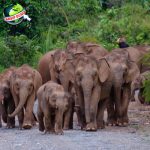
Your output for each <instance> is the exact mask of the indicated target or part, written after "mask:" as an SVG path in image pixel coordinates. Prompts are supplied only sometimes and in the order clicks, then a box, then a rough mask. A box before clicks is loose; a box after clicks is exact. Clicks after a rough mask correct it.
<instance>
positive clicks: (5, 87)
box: [0, 67, 16, 128]
mask: <svg viewBox="0 0 150 150" xmlns="http://www.w3.org/2000/svg"><path fill="white" fill-rule="evenodd" d="M15 69H16V68H15V67H11V68H8V69H6V70H5V71H4V72H3V73H2V74H1V75H0V116H2V119H3V121H4V122H5V123H7V128H14V127H15V117H13V118H9V117H8V114H10V113H12V112H13V111H14V110H15V104H14V100H13V97H12V94H11V91H10V76H11V75H12V73H13V72H14V71H15ZM0 126H1V125H0Z"/></svg>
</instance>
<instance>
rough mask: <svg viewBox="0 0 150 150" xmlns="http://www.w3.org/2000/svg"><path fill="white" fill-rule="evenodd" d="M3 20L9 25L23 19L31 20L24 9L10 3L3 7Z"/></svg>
mask: <svg viewBox="0 0 150 150" xmlns="http://www.w3.org/2000/svg"><path fill="white" fill-rule="evenodd" d="M3 15H4V21H6V22H7V23H9V24H11V25H17V24H19V23H21V22H22V21H23V20H24V19H26V20H28V21H31V18H29V16H28V15H26V10H25V9H24V8H23V7H22V6H21V5H20V4H16V5H10V6H8V7H6V8H5V9H4V13H3Z"/></svg>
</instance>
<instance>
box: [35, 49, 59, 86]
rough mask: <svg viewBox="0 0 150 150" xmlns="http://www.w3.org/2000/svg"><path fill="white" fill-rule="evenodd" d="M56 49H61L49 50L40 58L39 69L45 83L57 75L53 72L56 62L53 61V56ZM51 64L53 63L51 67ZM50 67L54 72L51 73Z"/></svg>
mask: <svg viewBox="0 0 150 150" xmlns="http://www.w3.org/2000/svg"><path fill="white" fill-rule="evenodd" d="M56 51H59V49H56V50H53V51H49V52H47V53H46V54H44V55H43V56H42V57H41V58H40V60H39V63H38V71H39V73H40V74H41V76H42V82H43V84H44V83H46V82H47V81H49V80H51V79H55V75H54V73H53V66H54V62H53V57H52V56H53V55H54V53H55V52H56ZM49 64H52V65H51V67H52V68H49ZM50 69H51V71H52V73H50ZM50 74H51V75H50ZM52 75H54V76H52Z"/></svg>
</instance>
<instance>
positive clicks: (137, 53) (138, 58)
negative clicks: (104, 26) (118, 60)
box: [112, 45, 150, 73]
mask: <svg viewBox="0 0 150 150" xmlns="http://www.w3.org/2000/svg"><path fill="white" fill-rule="evenodd" d="M114 50H116V49H113V50H112V51H114ZM120 50H121V49H120ZM123 50H124V51H127V52H128V54H129V59H130V60H131V61H134V62H135V63H136V64H137V65H138V67H139V69H140V72H141V73H142V72H145V71H146V70H149V66H148V65H145V64H144V63H143V61H142V60H143V57H144V56H145V55H146V54H148V53H149V52H150V46H149V45H136V46H132V47H127V48H123Z"/></svg>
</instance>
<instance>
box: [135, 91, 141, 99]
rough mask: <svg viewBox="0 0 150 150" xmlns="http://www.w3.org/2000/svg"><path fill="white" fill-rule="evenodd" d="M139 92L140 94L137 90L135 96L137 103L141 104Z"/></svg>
mask: <svg viewBox="0 0 150 150" xmlns="http://www.w3.org/2000/svg"><path fill="white" fill-rule="evenodd" d="M139 92H140V90H136V91H135V94H134V98H135V101H137V102H140V100H139Z"/></svg>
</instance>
